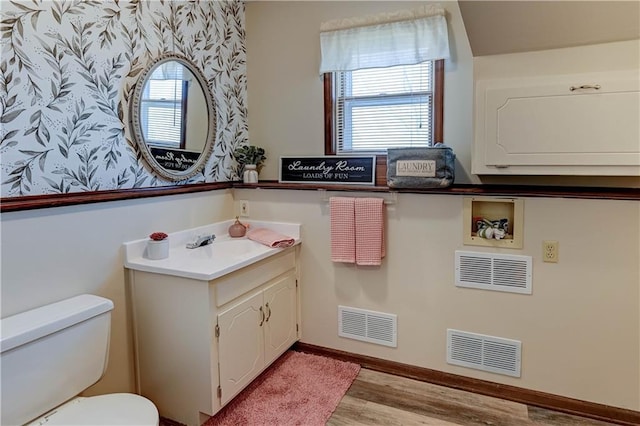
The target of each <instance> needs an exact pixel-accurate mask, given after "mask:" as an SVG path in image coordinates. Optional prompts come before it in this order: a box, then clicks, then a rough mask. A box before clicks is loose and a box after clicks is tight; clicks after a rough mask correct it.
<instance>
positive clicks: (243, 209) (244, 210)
mask: <svg viewBox="0 0 640 426" xmlns="http://www.w3.org/2000/svg"><path fill="white" fill-rule="evenodd" d="M238 202H239V203H240V216H242V217H249V202H248V201H247V200H240V201H238Z"/></svg>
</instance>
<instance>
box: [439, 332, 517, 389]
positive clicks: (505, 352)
mask: <svg viewBox="0 0 640 426" xmlns="http://www.w3.org/2000/svg"><path fill="white" fill-rule="evenodd" d="M521 354H522V342H520V341H518V340H510V339H503V338H500V337H493V336H486V335H484V334H476V333H469V332H466V331H459V330H452V329H448V330H447V362H448V363H449V364H455V365H460V366H462V367H469V368H474V369H476V370H483V371H489V372H491V373H498V374H505V375H507V376H513V377H520V365H521Z"/></svg>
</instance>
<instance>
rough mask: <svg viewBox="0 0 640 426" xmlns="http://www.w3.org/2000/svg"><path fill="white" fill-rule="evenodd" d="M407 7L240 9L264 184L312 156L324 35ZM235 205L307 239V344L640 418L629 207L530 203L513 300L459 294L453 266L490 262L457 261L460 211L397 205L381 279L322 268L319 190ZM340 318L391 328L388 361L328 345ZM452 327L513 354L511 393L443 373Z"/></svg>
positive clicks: (636, 221) (460, 168)
mask: <svg viewBox="0 0 640 426" xmlns="http://www.w3.org/2000/svg"><path fill="white" fill-rule="evenodd" d="M417 4H418V3H417V2H395V1H388V2H376V1H358V2H313V1H311V2H306V1H305V2H271V1H258V2H248V3H247V6H246V28H247V39H246V40H247V76H248V93H249V131H250V140H251V143H252V144H255V145H261V146H264V147H266V149H267V154H268V157H269V159H268V160H267V164H266V167H265V168H264V169H263V172H262V173H261V178H262V179H277V176H278V173H277V172H278V157H279V156H281V155H320V154H323V147H324V145H323V141H324V139H323V138H324V130H323V93H322V81H321V79H320V77H319V75H318V66H319V54H320V53H319V27H320V23H321V22H322V21H325V20H330V19H335V18H346V17H352V16H360V15H367V14H371V13H376V12H380V11H389V10H397V9H405V8H411V7H414V6H416V5H417ZM443 4H444V6H445V8H446V9H447V13H448V16H447V19H448V22H449V25H450V40H451V44H452V46H453V47H452V52H453V57H452V59H451V60H450V61H446V63H445V101H444V102H445V122H444V137H445V142H446V143H448V144H449V145H451V146H453V147H454V149H455V151H456V155H457V158H458V161H457V164H456V175H457V176H456V182H457V183H469V182H471V183H477V182H479V179H478V178H477V177H474V176H470V175H469V171H470V170H471V167H470V164H471V158H470V156H471V141H472V103H473V58H472V57H471V52H470V49H469V45H468V41H467V39H466V35H465V32H464V26H463V23H462V21H461V18H460V13H459V10H458V5H457V3H456V2H444V3H443ZM486 180H489V181H491V179H486ZM483 181H485V179H484V178H483ZM523 182H524V183H545V184H567V183H569V184H590V185H595V184H602V185H611V184H618V185H619V184H620V182H621V181H620V180H617V181H615V180H609V179H594V178H588V179H582V180H579V179H578V180H574V179H572V178H554V177H551V178H545V179H535V178H524V179H518V178H513V179H506V180H505V179H502V181H501V183H523ZM623 183H624V182H623ZM337 195H340V194H337ZM342 195H345V194H342ZM348 195H351V194H348ZM358 195H366V194H364V193H363V194H358ZM234 198H235V199H236V200H237V199H247V200H250V201H251V208H250V211H251V213H252V215H253V216H254V217H255V218H257V219H265V220H290V221H295V222H301V223H302V224H303V239H304V242H303V249H302V273H303V287H302V291H303V306H302V312H303V340H304V341H305V342H308V343H312V344H316V345H320V346H326V347H330V348H336V349H340V350H345V351H350V352H355V353H360V354H365V355H370V356H375V357H380V358H384V359H390V360H394V361H399V362H403V363H408V364H412V365H417V366H423V367H427V368H433V369H436V370H442V371H448V372H452V373H455V374H461V375H466V376H470V377H476V378H480V379H486V380H490V381H494V382H500V383H508V384H512V385H515V386H520V387H524V388H528V389H536V390H540V391H544V392H549V393H553V394H558V395H563V396H569V397H573V398H578V399H583V400H587V401H594V402H599V403H603V404H610V405H613V406H618V407H625V408H631V409H636V410H637V409H639V408H640V291H639V288H640V270H639V266H638V259H639V258H640V204H639V203H637V202H626V201H597V200H569V199H551V198H527V199H525V212H524V216H525V225H524V229H525V230H524V234H525V235H524V248H523V249H522V250H508V249H503V250H501V251H504V252H506V253H512V254H524V255H530V256H533V259H534V284H533V295H531V296H523V295H514V294H507V293H495V292H487V291H481V290H472V289H458V288H456V287H455V286H454V275H453V273H454V271H453V259H454V251H455V250H456V249H466V250H478V251H486V249H482V248H476V247H470V246H462V235H461V233H462V219H461V215H462V197H460V196H449V195H409V194H401V195H399V198H398V204H397V206H395V207H394V208H392V209H390V210H389V217H388V236H389V238H388V241H387V248H388V256H387V258H386V259H385V261H384V265H383V266H382V267H381V268H355V267H353V266H348V265H341V264H333V263H331V262H330V260H329V259H330V256H329V247H330V246H329V240H328V234H329V217H328V208H327V205H326V204H325V203H324V202H322V201H321V198H322V194H319V193H317V192H316V191H309V192H307V191H284V190H282V191H281V190H261V191H253V190H234ZM543 240H557V241H559V242H560V263H558V264H548V263H541V261H540V254H541V250H542V248H541V247H542V241H543ZM339 304H344V305H348V306H354V307H359V308H365V309H373V310H378V311H383V312H390V313H396V314H398V315H399V319H398V326H399V336H398V342H399V343H398V348H397V349H392V348H385V347H380V346H375V345H372V344H367V343H362V342H357V341H353V340H348V339H344V338H339V337H338V336H337V306H338V305H339ZM449 327H450V328H458V329H461V330H468V331H472V332H478V333H484V334H489V335H495V336H499V337H507V338H512V339H518V340H522V342H523V372H522V378H520V379H514V378H509V377H506V376H500V375H496V374H489V373H483V372H478V371H475V370H470V369H465V368H461V367H454V366H451V365H448V364H446V362H445V360H446V358H445V333H446V329H447V328H449Z"/></svg>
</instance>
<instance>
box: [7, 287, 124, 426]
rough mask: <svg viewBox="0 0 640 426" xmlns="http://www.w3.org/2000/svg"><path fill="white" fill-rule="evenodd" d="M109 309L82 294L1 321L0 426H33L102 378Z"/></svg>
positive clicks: (105, 302)
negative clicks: (0, 408) (0, 409)
mask: <svg viewBox="0 0 640 426" xmlns="http://www.w3.org/2000/svg"><path fill="white" fill-rule="evenodd" d="M112 309H113V302H112V301H111V300H109V299H105V298H102V297H98V296H94V295H90V294H83V295H80V296H76V297H72V298H70V299H66V300H62V301H60V302H56V303H52V304H49V305H45V306H42V307H39V308H36V309H32V310H30V311H26V312H22V313H19V314H16V315H13V316H10V317H7V318H2V320H0V321H1V322H0V377H1V385H2V387H1V388H0V389H1V390H2V391H1V395H2V396H1V402H2V404H1V406H2V413H1V414H0V424H2V425H21V424H24V423H26V422H28V421H30V420H33V419H35V418H37V417H38V416H41V415H43V414H45V413H47V412H48V411H50V410H52V409H53V408H55V407H57V406H58V405H60V404H62V403H64V402H65V401H67V400H69V399H71V398H73V397H75V396H76V395H78V394H79V393H80V392H82V391H83V390H85V389H86V388H88V387H89V386H91V385H92V384H94V383H95V382H97V381H98V380H99V379H100V377H102V374H103V373H104V370H105V368H106V366H107V355H108V350H109V332H110V324H111V310H112Z"/></svg>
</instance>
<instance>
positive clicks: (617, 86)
mask: <svg viewBox="0 0 640 426" xmlns="http://www.w3.org/2000/svg"><path fill="white" fill-rule="evenodd" d="M476 91H477V93H476V96H477V97H476V114H477V116H476V141H475V144H476V150H475V154H474V155H475V156H476V157H475V158H474V173H480V174H482V173H483V172H484V171H486V170H488V169H487V168H493V169H494V170H495V168H498V169H499V170H501V171H503V172H506V171H507V168H511V169H512V170H513V172H514V173H516V172H520V173H522V174H594V175H598V174H602V175H605V174H610V175H625V174H630V175H633V174H636V173H634V172H633V171H634V170H638V166H640V144H639V141H640V121H639V117H640V78H639V77H638V72H637V71H635V72H627V71H624V72H623V71H620V72H607V73H593V74H580V75H565V76H545V77H530V78H522V79H505V80H480V81H478V82H477V83H476ZM579 168H582V170H579ZM616 168H617V169H616Z"/></svg>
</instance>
